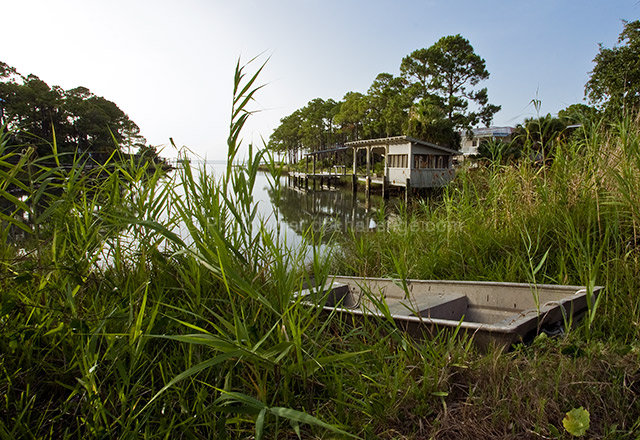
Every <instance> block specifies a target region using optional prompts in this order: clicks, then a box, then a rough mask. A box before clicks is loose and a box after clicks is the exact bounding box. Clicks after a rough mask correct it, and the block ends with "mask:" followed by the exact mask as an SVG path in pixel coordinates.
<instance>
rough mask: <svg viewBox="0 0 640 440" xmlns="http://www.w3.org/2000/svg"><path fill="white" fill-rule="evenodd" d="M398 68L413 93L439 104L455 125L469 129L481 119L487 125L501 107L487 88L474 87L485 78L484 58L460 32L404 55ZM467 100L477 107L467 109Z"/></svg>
mask: <svg viewBox="0 0 640 440" xmlns="http://www.w3.org/2000/svg"><path fill="white" fill-rule="evenodd" d="M400 71H401V73H402V75H403V77H404V78H405V79H406V80H407V81H409V82H410V83H411V84H412V87H413V88H414V89H415V91H414V94H415V96H416V97H420V98H421V99H423V100H427V101H428V102H429V103H430V104H431V105H436V106H438V107H440V108H441V109H442V110H443V111H444V112H445V114H446V115H447V118H448V119H449V120H451V121H452V122H453V124H454V126H455V127H456V128H458V129H469V128H471V127H472V126H473V125H476V124H478V122H480V121H482V122H483V123H484V124H485V125H490V124H491V120H492V119H493V115H494V114H495V113H496V112H497V111H499V110H500V106H497V105H493V104H489V98H488V93H487V89H486V88H483V89H479V90H475V89H474V88H473V87H474V86H476V85H477V84H478V83H480V81H483V80H486V79H488V78H489V72H488V71H487V69H486V65H485V61H484V59H482V58H481V57H480V56H478V55H477V54H476V53H475V51H474V49H473V47H472V46H471V44H470V43H469V41H468V40H467V39H465V38H463V37H462V36H460V35H459V34H458V35H449V36H446V37H442V38H441V39H440V40H438V41H437V42H436V43H435V44H434V45H433V46H431V47H429V48H427V49H418V50H416V51H414V52H412V53H411V54H410V55H408V56H406V57H404V58H403V60H402V63H401V65H400ZM470 102H471V103H473V104H475V105H476V106H477V107H478V108H477V110H475V111H470V110H469V103H470Z"/></svg>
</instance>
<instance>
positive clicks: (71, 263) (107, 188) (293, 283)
mask: <svg viewBox="0 0 640 440" xmlns="http://www.w3.org/2000/svg"><path fill="white" fill-rule="evenodd" d="M246 69H247V67H246V66H240V65H238V66H237V69H236V72H235V77H234V100H233V108H232V114H231V123H230V135H229V138H228V143H227V147H228V165H227V168H226V171H225V173H224V174H223V175H222V176H217V175H213V174H211V173H210V172H208V171H207V170H206V169H204V168H203V169H195V168H194V167H192V166H191V165H190V164H189V162H188V160H186V158H185V160H184V161H183V163H182V166H180V167H179V168H178V169H177V170H175V171H173V172H171V173H167V172H166V171H165V170H163V169H161V168H155V167H153V166H152V164H149V163H147V162H139V163H137V162H136V161H135V159H133V156H120V155H119V154H118V153H114V155H113V156H112V157H111V158H110V159H109V160H108V161H107V162H106V163H97V162H95V161H93V160H92V159H91V158H90V157H87V156H82V155H75V156H74V155H70V156H65V157H62V156H61V155H60V154H58V152H57V148H56V144H55V139H54V140H53V141H52V142H51V144H50V146H51V155H50V156H47V157H36V156H35V154H34V149H32V148H31V147H29V146H28V145H25V146H20V147H16V146H11V145H10V144H9V142H8V137H9V135H10V134H8V133H6V132H5V131H4V130H3V131H2V133H3V134H2V135H1V136H2V138H1V139H0V178H1V180H0V198H1V199H2V206H1V210H0V216H1V218H0V221H1V233H2V234H3V237H2V238H3V240H2V242H1V243H0V255H1V258H2V260H1V265H0V283H2V285H1V286H0V292H1V293H0V295H1V303H0V395H2V396H3V398H2V399H1V401H0V438H56V439H58V438H134V437H135V438H138V437H144V438H247V437H255V438H261V437H262V438H303V437H304V438H310V437H323V436H326V435H331V436H337V437H339V438H349V437H369V438H374V437H378V436H383V437H387V438H394V437H397V435H399V434H398V433H399V432H410V429H409V427H408V426H405V425H404V420H405V419H406V415H407V414H408V411H409V408H411V407H415V408H416V409H415V411H414V412H413V417H423V416H432V415H435V414H438V411H440V410H441V409H442V408H443V399H444V396H446V395H447V392H448V391H447V389H448V386H449V385H448V384H449V378H450V375H451V371H452V369H453V370H455V369H456V368H458V367H453V366H451V365H450V363H456V362H457V363H458V364H459V365H462V364H463V363H464V359H465V358H466V356H467V354H466V352H465V351H464V348H461V347H456V346H454V345H452V344H451V342H450V341H449V340H448V339H447V338H446V337H444V336H442V337H441V338H440V340H439V341H433V342H429V343H427V344H424V345H419V344H417V343H415V342H414V341H411V340H409V339H407V338H406V337H405V336H404V335H402V334H400V333H398V332H397V330H396V329H394V328H393V326H392V325H390V324H389V323H386V324H385V323H382V324H380V323H377V322H366V323H365V325H363V326H352V325H349V324H348V323H346V322H342V321H339V320H337V319H335V317H334V316H325V315H322V316H320V311H319V310H317V309H314V308H309V307H304V306H302V305H301V303H300V299H298V300H295V298H294V296H293V292H296V291H299V290H301V289H302V287H303V286H305V285H310V284H312V283H315V284H322V283H323V282H324V280H325V279H326V278H327V277H328V274H329V265H328V263H327V261H326V260H325V259H322V258H320V253H319V251H318V249H317V248H315V247H314V246H313V245H312V241H311V240H308V238H310V237H303V239H304V240H305V243H310V245H309V246H308V247H307V246H302V247H300V248H298V249H292V248H288V247H286V246H284V245H283V240H282V237H281V236H280V234H281V233H280V231H279V228H277V227H276V228H275V229H269V228H267V227H266V226H265V224H264V219H260V218H259V217H258V214H257V212H258V211H257V202H256V201H255V200H254V199H253V187H254V185H255V181H256V175H257V172H258V166H259V164H260V163H261V161H264V160H266V161H267V162H268V163H269V164H270V165H269V167H270V171H271V173H272V174H274V175H276V176H277V175H278V173H280V172H281V171H282V170H281V169H279V168H278V167H277V166H276V165H275V161H273V160H271V158H270V157H268V154H267V153H265V151H264V150H258V149H256V148H254V147H253V146H249V147H248V155H247V156H246V158H245V159H244V160H241V158H240V154H239V152H240V149H241V141H240V138H241V131H242V127H243V125H244V123H245V122H246V120H247V118H248V117H249V116H250V114H251V112H250V111H249V109H248V106H249V105H250V104H251V102H252V100H253V97H254V95H255V93H256V92H257V90H258V89H259V86H257V78H258V74H259V73H260V71H261V69H262V67H259V68H258V69H257V71H256V72H255V73H253V74H248V73H247V70H246ZM62 159H64V160H62ZM273 185H274V187H273V191H274V193H275V194H278V192H279V191H280V188H279V179H274V181H273ZM274 215H276V216H277V215H278V214H277V212H276V213H274ZM311 233H312V231H310V232H309V234H311ZM309 261H310V263H307V262H309ZM425 429H426V428H425ZM423 432H426V431H425V430H423Z"/></svg>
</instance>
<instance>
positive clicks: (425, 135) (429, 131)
mask: <svg viewBox="0 0 640 440" xmlns="http://www.w3.org/2000/svg"><path fill="white" fill-rule="evenodd" d="M407 134H408V135H409V136H412V137H415V138H418V139H422V140H424V141H427V142H432V143H434V144H437V145H441V146H443V147H448V148H452V149H454V150H457V149H459V148H460V141H461V138H460V134H459V133H458V132H457V131H455V130H454V127H453V122H452V121H451V120H450V119H447V117H446V114H445V113H444V111H443V110H442V109H441V108H440V107H438V106H436V105H433V104H431V103H429V102H428V100H424V99H423V100H422V101H420V102H419V103H418V104H416V105H414V106H413V107H412V108H411V112H410V116H409V123H408V128H407Z"/></svg>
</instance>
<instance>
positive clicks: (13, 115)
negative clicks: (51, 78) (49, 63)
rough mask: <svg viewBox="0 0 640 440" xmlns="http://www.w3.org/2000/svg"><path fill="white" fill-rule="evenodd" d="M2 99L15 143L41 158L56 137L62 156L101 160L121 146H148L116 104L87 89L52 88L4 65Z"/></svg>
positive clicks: (0, 69) (0, 65) (0, 79)
mask: <svg viewBox="0 0 640 440" xmlns="http://www.w3.org/2000/svg"><path fill="white" fill-rule="evenodd" d="M0 99H2V100H3V102H2V104H3V106H2V107H3V114H4V118H3V120H4V123H5V124H6V126H7V128H8V129H9V130H10V131H11V132H12V134H13V135H12V137H13V139H12V140H11V141H10V143H12V144H17V145H23V144H30V145H35V146H36V150H37V151H36V152H37V154H38V155H47V154H49V151H50V150H49V147H48V144H47V142H48V141H50V140H51V139H53V138H54V137H55V139H56V142H57V145H58V151H59V152H61V153H64V152H69V153H74V152H79V153H88V152H91V153H92V154H93V155H94V157H96V158H98V157H100V158H101V160H106V159H107V158H108V157H109V156H110V155H111V153H113V152H114V151H115V149H116V148H117V147H118V146H122V147H127V148H139V147H141V146H144V145H145V139H144V138H143V137H142V136H141V135H140V129H139V128H138V126H137V125H136V124H135V123H134V122H133V121H131V120H130V119H129V117H128V116H127V115H126V114H125V113H124V112H123V111H122V110H120V108H118V106H117V105H116V104H114V103H113V102H111V101H109V100H107V99H105V98H103V97H100V96H96V95H94V94H93V93H91V91H90V90H89V89H87V88H85V87H76V88H74V89H70V90H64V89H62V88H61V87H58V86H54V87H49V85H47V84H46V83H45V82H44V81H42V80H41V79H39V78H38V77H37V76H35V75H27V76H24V75H20V74H19V73H18V72H17V71H16V70H15V69H14V68H12V67H10V66H8V65H7V64H5V63H2V62H0ZM68 157H72V156H62V158H63V160H66V159H67V158H68Z"/></svg>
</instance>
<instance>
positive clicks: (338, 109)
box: [268, 20, 640, 162]
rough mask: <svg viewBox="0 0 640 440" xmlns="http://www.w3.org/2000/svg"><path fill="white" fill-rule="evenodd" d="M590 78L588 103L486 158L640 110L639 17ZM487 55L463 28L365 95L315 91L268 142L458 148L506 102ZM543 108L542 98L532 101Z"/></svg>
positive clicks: (285, 149)
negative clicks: (412, 141) (421, 143)
mask: <svg viewBox="0 0 640 440" xmlns="http://www.w3.org/2000/svg"><path fill="white" fill-rule="evenodd" d="M593 62H594V68H593V70H592V71H591V72H590V73H589V80H588V81H587V83H586V84H585V98H586V100H587V101H588V103H589V105H586V104H573V105H570V106H569V107H567V108H566V109H563V110H561V111H560V112H559V113H558V115H557V116H554V115H551V114H546V115H538V116H536V117H533V118H527V119H525V120H524V121H523V123H521V124H518V126H517V127H516V130H515V132H514V136H513V140H512V141H511V142H508V143H501V142H493V143H488V144H484V145H481V148H480V150H479V153H480V155H481V156H485V157H494V158H495V157H496V156H500V157H501V158H502V159H503V160H510V159H517V158H518V157H520V156H521V155H522V154H523V151H522V149H523V146H524V145H525V144H526V145H533V146H534V148H535V149H536V151H537V154H539V155H541V156H542V157H548V156H549V155H550V154H551V150H552V149H553V144H554V142H555V141H557V140H559V139H564V138H566V137H567V136H568V135H569V132H568V131H567V127H569V126H571V125H579V124H582V123H585V122H589V121H594V120H601V119H603V120H606V121H610V122H615V121H617V120H619V119H620V118H621V117H624V116H627V115H630V114H632V115H633V114H636V113H637V112H638V110H639V109H640V21H639V20H636V21H632V22H626V21H623V30H622V32H621V33H620V35H619V38H618V44H617V45H615V46H614V47H612V48H607V47H605V46H603V45H600V48H599V51H598V54H597V55H596V57H595V58H594V59H593ZM488 78H489V72H488V71H487V69H486V64H485V61H484V59H482V58H481V57H480V56H479V55H478V54H476V53H475V51H474V49H473V47H472V46H471V44H470V43H469V41H468V40H466V39H465V38H463V37H462V36H460V35H452V36H446V37H443V38H441V39H440V40H438V41H437V42H436V43H435V44H434V45H432V46H431V47H429V48H426V49H418V50H415V51H413V52H412V53H411V54H409V55H407V56H406V57H404V58H403V59H402V62H401V64H400V76H394V75H392V74H390V73H380V74H379V75H378V76H377V77H376V78H375V80H374V81H373V83H372V84H371V86H370V87H369V89H368V90H367V92H366V93H365V94H363V93H359V92H348V93H346V94H345V95H344V97H343V99H342V100H341V101H335V100H333V99H327V100H324V99H321V98H316V99H314V100H312V101H310V102H309V103H308V104H307V105H306V106H304V107H303V108H301V109H298V110H296V111H294V112H293V113H292V114H290V115H288V116H285V117H284V118H282V119H281V121H280V125H279V126H278V127H277V128H276V129H275V130H274V132H273V134H272V135H271V137H270V139H269V144H268V145H269V148H271V149H272V150H273V151H275V152H279V153H281V154H286V155H287V156H288V158H289V161H290V162H295V161H296V158H297V157H298V156H299V154H300V153H302V152H303V151H308V152H311V151H318V150H322V149H326V148H328V147H330V146H332V145H335V144H342V143H344V142H348V141H354V140H359V139H369V138H378V137H389V136H398V135H403V134H406V135H409V136H413V137H416V138H419V139H422V140H426V141H430V142H434V143H436V144H439V145H442V146H447V147H450V148H454V149H458V148H459V146H460V141H461V137H460V133H461V132H462V133H464V132H468V131H469V130H470V128H471V127H473V126H475V125H477V124H478V123H483V124H485V125H487V126H489V125H490V124H491V121H492V118H493V116H494V114H495V113H496V112H497V111H499V110H500V106H498V105H493V104H490V103H489V98H488V93H487V89H486V88H479V87H478V84H480V83H481V82H482V81H484V80H486V79H488ZM531 102H532V103H533V104H534V107H535V108H536V110H537V111H539V109H540V102H539V101H538V100H535V99H533V100H532V101H531Z"/></svg>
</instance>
